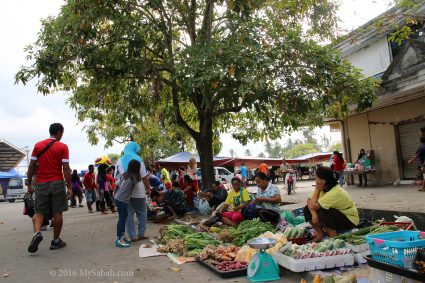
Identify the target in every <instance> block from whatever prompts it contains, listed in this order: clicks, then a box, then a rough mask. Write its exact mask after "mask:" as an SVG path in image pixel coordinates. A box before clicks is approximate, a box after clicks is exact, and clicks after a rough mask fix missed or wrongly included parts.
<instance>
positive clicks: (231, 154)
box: [229, 149, 236, 157]
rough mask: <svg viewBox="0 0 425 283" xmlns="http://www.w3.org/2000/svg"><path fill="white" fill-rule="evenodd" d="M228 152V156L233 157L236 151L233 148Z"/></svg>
mask: <svg viewBox="0 0 425 283" xmlns="http://www.w3.org/2000/svg"><path fill="white" fill-rule="evenodd" d="M229 154H230V157H235V156H236V152H235V151H234V150H233V149H230V150H229Z"/></svg>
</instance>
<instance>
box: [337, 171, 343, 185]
mask: <svg viewBox="0 0 425 283" xmlns="http://www.w3.org/2000/svg"><path fill="white" fill-rule="evenodd" d="M338 175H339V176H338V183H339V185H340V186H343V185H344V171H338Z"/></svg>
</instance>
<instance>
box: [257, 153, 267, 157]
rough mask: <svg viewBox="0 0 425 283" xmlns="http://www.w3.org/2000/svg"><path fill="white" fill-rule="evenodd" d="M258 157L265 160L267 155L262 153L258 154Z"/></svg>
mask: <svg viewBox="0 0 425 283" xmlns="http://www.w3.org/2000/svg"><path fill="white" fill-rule="evenodd" d="M258 157H262V158H264V157H266V155H265V154H264V152H260V153H259V154H258Z"/></svg>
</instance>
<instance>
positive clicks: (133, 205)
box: [126, 198, 148, 239]
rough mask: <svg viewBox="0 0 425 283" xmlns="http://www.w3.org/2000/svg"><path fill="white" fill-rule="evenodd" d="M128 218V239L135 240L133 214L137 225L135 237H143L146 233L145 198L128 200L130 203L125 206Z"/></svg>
mask: <svg viewBox="0 0 425 283" xmlns="http://www.w3.org/2000/svg"><path fill="white" fill-rule="evenodd" d="M127 210H128V217H127V222H126V226H127V233H128V236H129V237H130V239H135V238H136V233H135V228H134V213H136V215H137V219H138V225H137V236H138V237H143V236H145V231H146V222H147V216H148V215H147V208H146V198H130V201H129V202H128V205H127Z"/></svg>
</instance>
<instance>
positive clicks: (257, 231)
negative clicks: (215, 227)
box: [219, 218, 276, 247]
mask: <svg viewBox="0 0 425 283" xmlns="http://www.w3.org/2000/svg"><path fill="white" fill-rule="evenodd" d="M268 231H270V232H275V231H276V228H275V227H274V226H273V225H271V224H270V223H268V222H261V221H260V219H259V218H256V219H254V220H245V221H242V222H241V223H240V224H239V225H238V226H237V227H236V228H235V227H233V228H230V229H226V230H223V231H221V232H220V234H219V236H220V239H221V240H222V241H223V242H231V241H233V244H235V245H236V246H238V247H241V246H243V245H244V244H245V243H246V242H247V241H248V240H250V239H253V238H256V237H258V236H260V235H261V234H263V233H265V232H268Z"/></svg>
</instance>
